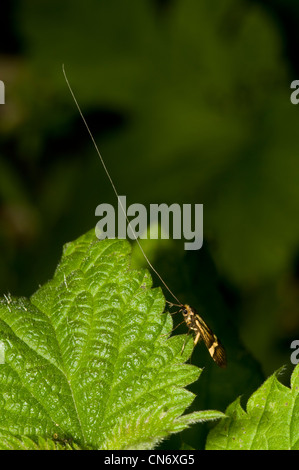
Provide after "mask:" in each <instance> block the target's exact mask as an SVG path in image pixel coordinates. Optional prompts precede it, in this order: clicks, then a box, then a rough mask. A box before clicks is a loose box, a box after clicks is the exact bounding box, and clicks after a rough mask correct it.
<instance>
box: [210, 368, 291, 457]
mask: <svg viewBox="0 0 299 470" xmlns="http://www.w3.org/2000/svg"><path fill="white" fill-rule="evenodd" d="M278 373H279V371H278V372H276V373H275V374H273V375H272V376H271V377H270V378H269V379H268V380H266V382H265V383H264V384H263V385H262V386H261V387H260V388H259V389H258V390H257V391H256V392H255V393H254V394H253V395H252V396H251V397H250V399H249V400H248V403H247V407H246V412H245V411H244V410H243V408H242V407H241V405H240V399H239V398H238V399H237V400H236V401H234V402H233V403H232V404H231V405H230V406H229V407H228V408H227V410H226V416H227V418H226V419H225V420H222V421H221V422H220V423H218V424H217V425H216V426H215V428H214V429H212V430H211V431H210V433H209V436H208V440H207V449H245V450H246V449H254V450H258V449H260V450H268V449H270V450H288V449H296V450H298V449H299V365H297V366H296V368H295V369H294V371H293V374H292V377H291V388H289V387H285V386H284V385H282V383H281V382H279V380H278V379H277V375H278Z"/></svg>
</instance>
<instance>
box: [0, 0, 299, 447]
mask: <svg viewBox="0 0 299 470" xmlns="http://www.w3.org/2000/svg"><path fill="white" fill-rule="evenodd" d="M0 21H1V24H0V53H1V55H0V79H1V80H3V81H4V83H5V86H6V104H5V105H1V108H0V113H1V115H0V143H1V146H0V197H1V205H0V240H1V263H0V292H1V293H2V294H7V293H8V292H9V293H11V294H13V295H27V296H29V295H31V294H32V293H33V292H34V291H35V290H36V289H37V288H38V286H39V284H42V283H44V282H45V281H47V279H49V278H50V277H51V276H52V274H53V271H54V269H55V266H56V264H57V262H58V260H59V258H60V255H61V250H62V245H63V244H64V243H65V242H67V241H70V240H73V239H75V238H76V237H78V236H79V235H81V234H83V233H84V232H86V231H87V230H89V229H90V228H91V227H93V226H95V224H96V222H97V219H96V217H95V215H94V212H95V208H96V206H97V205H98V204H100V203H103V202H106V203H113V204H114V205H116V200H115V195H114V193H113V191H112V188H111V187H110V185H109V182H108V180H107V177H106V175H105V174H104V171H103V169H102V167H101V164H100V162H99V159H98V157H97V155H96V153H95V151H94V149H93V147H92V144H91V142H90V139H89V136H88V134H87V132H86V129H85V128H84V125H83V123H82V121H81V118H80V116H79V115H78V112H77V111H76V108H75V105H74V103H73V102H72V99H71V96H70V94H69V91H68V89H67V86H66V83H65V81H64V78H63V74H62V63H64V64H65V67H66V71H67V74H68V77H69V80H70V82H71V84H72V86H73V88H74V91H75V93H76V95H77V98H78V100H79V102H80V104H81V106H82V109H83V112H84V114H85V116H86V118H87V121H88V123H89V125H90V127H91V129H92V131H93V133H94V135H95V137H96V140H97V142H98V145H99V147H100V149H101V152H102V154H103V156H104V158H105V161H106V164H107V167H108V168H109V170H110V172H111V175H112V177H113V179H114V182H115V184H116V187H117V189H118V191H119V193H120V194H125V195H126V196H127V199H128V204H131V203H134V202H139V203H142V204H144V205H146V206H147V207H148V206H149V204H151V203H162V202H165V203H167V204H172V203H173V202H177V203H180V204H182V203H191V204H194V203H203V204H204V246H203V248H202V249H201V250H199V251H197V252H194V251H193V252H192V251H189V252H186V251H184V248H183V241H176V242H174V241H165V240H160V241H151V240H150V241H148V242H146V243H145V249H146V251H147V253H148V255H149V257H150V259H151V261H152V262H153V263H154V265H155V267H156V268H157V269H158V270H159V272H160V273H161V275H162V276H163V278H164V279H165V280H166V282H167V283H168V284H169V286H170V287H171V289H172V290H173V291H174V292H175V294H176V295H177V296H178V297H179V298H180V299H181V300H182V302H187V303H191V304H192V305H193V306H194V307H195V308H197V309H198V310H199V311H200V312H201V314H202V315H203V316H204V318H205V319H206V320H207V321H208V322H209V324H211V326H212V327H213V329H214V330H215V332H216V333H217V335H218V336H219V337H221V340H222V342H223V343H224V345H225V347H226V349H227V352H228V361H229V365H228V368H227V370H226V371H223V370H218V368H217V366H216V365H215V364H214V363H213V362H212V361H211V360H210V358H209V357H208V353H207V352H206V351H205V350H204V348H203V346H202V345H201V346H198V347H197V348H196V350H195V351H194V353H193V356H192V363H195V364H198V365H200V366H202V365H203V364H205V369H204V372H203V374H202V377H201V379H200V380H199V381H198V383H197V384H194V385H193V387H192V389H193V390H194V391H195V393H196V394H198V398H197V399H196V401H195V403H194V408H197V409H199V408H214V409H220V410H225V407H226V406H227V405H228V404H229V403H230V402H231V401H233V400H234V399H235V398H236V397H237V396H238V395H242V396H243V397H244V399H245V398H246V397H247V396H248V394H250V393H252V391H253V390H254V389H255V388H256V387H258V386H259V385H260V384H261V382H262V381H263V380H264V378H265V377H266V376H268V375H269V374H271V373H272V372H273V371H274V370H276V369H277V368H279V367H281V366H282V365H287V366H288V368H289V369H290V366H291V364H290V354H291V349H290V343H291V341H292V340H294V339H298V337H299V315H298V313H299V312H298V310H299V308H298V299H299V217H298V202H299V184H298V183H299V139H298V132H299V118H298V109H297V107H296V106H294V105H292V104H291V102H290V94H291V90H290V84H291V82H292V81H293V80H295V79H299V70H298V69H299V67H298V62H297V57H298V52H299V42H298V35H299V33H298V29H297V24H298V22H299V4H298V2H297V1H295V0H284V1H283V0H276V1H275V0H272V1H271V0H268V1H266V0H265V1H256V2H254V1H245V0H214V1H213V2H212V1H208V0H205V1H198V0H167V1H166V0H164V1H162V0H160V1H158V0H130V1H124V0H109V1H108V0H105V1H104V0H85V1H84V2H83V1H81V2H79V1H74V0H72V1H71V0H64V1H61V0H60V1H58V0H51V1H50V0H44V1H42V2H41V1H38V0H30V1H25V0H23V1H22V0H18V1H17V0H15V1H12V0H10V1H9V2H8V1H6V2H1V20H0ZM134 260H135V264H138V265H140V264H142V263H143V265H144V266H145V263H144V260H143V259H142V257H141V256H140V253H138V250H137V251H136V252H135V255H134ZM154 283H155V285H160V284H161V283H160V282H159V281H158V280H157V279H154ZM165 294H167V292H165ZM166 297H167V299H168V300H170V301H171V300H172V299H171V297H170V296H169V295H168V294H167V295H166ZM175 318H176V317H175ZM176 321H177V322H178V321H179V319H177V320H176ZM177 331H181V332H182V333H184V332H185V331H186V330H185V329H184V328H183V329H181V330H177ZM287 376H288V375H287V374H286V375H285V381H286V383H287ZM203 429H204V428H203V425H200V426H197V427H193V428H192V429H191V430H188V431H187V432H185V433H183V436H182V435H181V436H178V437H175V438H173V439H172V440H170V441H168V442H167V443H166V444H164V445H165V446H168V447H173V448H177V447H178V446H181V445H182V442H183V443H185V444H183V445H190V446H192V447H195V448H198V447H202V446H203V445H204V444H203V442H204V434H205V432H206V429H204V430H203Z"/></svg>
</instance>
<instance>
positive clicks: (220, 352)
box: [194, 314, 226, 367]
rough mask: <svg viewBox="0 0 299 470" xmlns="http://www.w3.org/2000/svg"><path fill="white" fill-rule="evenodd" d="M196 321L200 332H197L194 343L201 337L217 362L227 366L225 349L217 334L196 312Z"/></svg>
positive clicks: (220, 365)
mask: <svg viewBox="0 0 299 470" xmlns="http://www.w3.org/2000/svg"><path fill="white" fill-rule="evenodd" d="M195 323H196V326H197V331H198V333H199V334H198V333H197V334H196V337H195V341H194V344H196V343H197V342H198V340H199V339H200V338H201V339H202V340H203V342H204V343H205V345H206V347H207V349H208V351H209V353H210V355H211V357H212V359H213V360H214V361H215V362H216V364H217V365H218V366H219V367H226V353H225V349H224V347H223V346H222V344H221V342H220V341H219V339H218V338H217V336H216V335H215V334H214V333H213V331H212V330H211V328H210V327H209V326H208V325H207V324H206V323H205V322H204V321H203V319H202V318H201V317H200V316H199V315H198V314H196V317H195Z"/></svg>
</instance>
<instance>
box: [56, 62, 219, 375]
mask: <svg viewBox="0 0 299 470" xmlns="http://www.w3.org/2000/svg"><path fill="white" fill-rule="evenodd" d="M62 71H63V74H64V78H65V81H66V84H67V86H68V88H69V91H70V93H71V95H72V98H73V100H74V102H75V105H76V107H77V109H78V111H79V114H80V116H81V118H82V120H83V122H84V124H85V127H86V129H87V132H88V133H89V136H90V138H91V140H92V143H93V145H94V147H95V150H96V152H97V154H98V156H99V158H100V161H101V163H102V166H103V168H104V171H105V173H106V175H107V178H108V179H109V181H110V184H111V186H112V189H113V191H114V193H115V195H116V198H117V199H118V202H119V205H120V207H121V209H122V211H123V214H124V216H125V218H126V220H127V223H128V225H130V222H129V220H128V217H127V214H126V211H125V209H124V207H123V204H122V201H121V198H120V197H119V195H118V192H117V190H116V187H115V185H114V183H113V180H112V178H111V176H110V173H109V171H108V169H107V167H106V165H105V162H104V159H103V157H102V155H101V153H100V150H99V148H98V146H97V143H96V141H95V139H94V137H93V135H92V133H91V130H90V128H89V126H88V124H87V122H86V120H85V117H84V115H83V113H82V111H81V108H80V106H79V103H78V101H77V99H76V97H75V94H74V92H73V90H72V88H71V85H70V83H69V81H68V78H67V75H66V72H65V69H64V65H62ZM131 230H132V233H133V235H134V239H135V240H136V243H137V244H138V246H139V248H140V251H141V253H142V254H143V256H144V258H145V260H146V262H147V263H148V265H149V267H150V268H151V269H152V271H153V272H154V273H155V274H156V275H157V276H158V278H159V279H160V281H161V282H162V284H163V285H164V286H165V288H166V289H167V290H168V292H169V293H170V294H171V296H172V297H173V298H174V299H175V300H176V302H178V304H173V303H171V302H168V303H169V304H170V305H176V306H178V307H180V310H179V311H180V312H182V314H183V318H184V321H185V323H186V325H187V327H188V329H189V332H190V331H191V332H194V340H193V341H194V346H196V344H197V343H198V342H199V340H201V339H202V340H203V342H204V344H205V345H206V347H207V348H208V351H209V353H210V355H211V357H212V359H213V360H214V361H215V362H216V364H217V365H218V366H220V367H225V366H226V354H225V350H224V347H223V346H222V344H221V343H220V341H219V340H218V338H217V336H216V335H215V334H214V333H213V331H212V330H211V328H210V327H209V326H208V325H207V324H206V323H205V322H204V320H203V319H202V318H201V317H200V316H199V315H198V313H197V312H196V310H194V309H193V308H192V307H190V306H189V305H187V304H182V303H181V302H180V301H179V299H178V298H177V297H176V296H175V294H174V293H173V292H172V291H171V290H170V288H169V287H168V285H167V284H166V282H165V281H164V280H163V278H162V276H161V275H160V274H159V273H158V271H157V270H156V269H155V268H154V266H153V265H152V263H151V262H150V260H149V259H148V257H147V255H146V253H145V251H144V250H143V248H142V246H141V244H140V242H139V240H138V238H137V236H136V234H135V232H134V230H133V229H131Z"/></svg>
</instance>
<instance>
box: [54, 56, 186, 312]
mask: <svg viewBox="0 0 299 470" xmlns="http://www.w3.org/2000/svg"><path fill="white" fill-rule="evenodd" d="M62 71H63V75H64V78H65V81H66V84H67V86H68V88H69V90H70V93H71V95H72V97H73V100H74V102H75V104H76V106H77V108H78V111H79V114H80V116H81V118H82V120H83V122H84V124H85V127H86V129H87V131H88V133H89V135H90V138H91V140H92V143H93V145H94V147H95V149H96V152H97V154H98V156H99V157H100V160H101V163H102V165H103V168H104V170H105V173H106V175H107V176H108V179H109V181H110V183H111V186H112V188H113V191H114V193H115V195H116V198H117V200H118V202H119V205H120V207H121V209H122V211H123V213H124V216H125V218H126V221H127V223H128V226H130V222H129V220H128V217H127V214H126V211H125V209H124V207H123V204H122V201H121V199H120V198H119V196H118V192H117V191H116V187H115V186H114V183H113V181H112V178H111V176H110V174H109V171H108V170H107V167H106V165H105V162H104V160H103V157H102V155H101V152H100V151H99V149H98V146H97V143H96V141H95V139H94V137H93V135H92V133H91V130H90V129H89V127H88V124H87V122H86V120H85V117H84V116H83V113H82V111H81V108H80V106H79V104H78V101H77V99H76V97H75V95H74V92H73V90H72V87H71V85H70V83H69V81H68V78H67V76H66V73H65V69H64V64H62ZM130 229H131V232H132V233H133V236H134V239H135V240H136V242H137V244H138V246H139V248H140V250H141V253H142V254H143V256H144V258H145V260H146V261H147V263H148V265H149V266H150V268H151V269H152V270H153V272H154V273H155V274H156V275H157V276H158V278H159V279H160V281H161V282H162V284H163V285H164V286H165V287H166V289H167V290H168V292H169V293H170V294H171V295H172V297H173V298H174V299H175V300H176V301H177V302H178V303H179V306H181V305H182V303H181V302H180V301H179V299H178V298H177V297H176V296H175V295H174V293H173V292H172V291H171V290H170V289H169V287H168V285H167V284H166V282H165V281H164V280H163V279H162V277H161V276H160V274H159V273H158V271H156V269H155V268H154V266H153V265H152V263H151V262H150V260H149V259H148V257H147V256H146V254H145V252H144V250H143V248H142V246H141V244H140V242H139V240H138V238H137V236H136V234H135V232H134V230H133V229H132V227H131V226H130Z"/></svg>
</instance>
